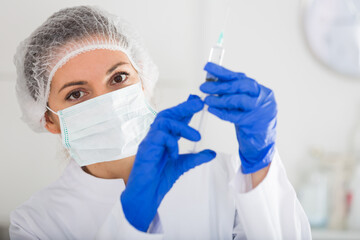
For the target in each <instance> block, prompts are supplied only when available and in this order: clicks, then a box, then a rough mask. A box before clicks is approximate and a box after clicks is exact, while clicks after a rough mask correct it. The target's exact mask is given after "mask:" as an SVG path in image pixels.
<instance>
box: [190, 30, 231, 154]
mask: <svg viewBox="0 0 360 240" xmlns="http://www.w3.org/2000/svg"><path fill="white" fill-rule="evenodd" d="M223 41H224V33H223V32H221V33H220V36H219V38H218V41H217V42H216V44H215V45H214V46H213V47H212V48H211V49H210V54H209V60H208V61H209V62H212V63H216V64H218V65H222V60H223V57H224V52H225V49H224V48H223V46H222V45H223ZM217 80H218V78H217V77H215V76H213V75H212V74H210V73H206V81H207V82H216V81H217ZM206 96H207V94H205V93H202V94H201V99H203V100H204V99H205V97H206ZM207 110H208V106H207V105H205V107H204V109H203V110H202V111H201V112H200V120H199V124H198V128H197V130H198V131H199V133H200V135H202V136H203V135H204V134H202V133H203V130H204V129H205V125H206V122H207V121H206V119H207V117H206V115H207V114H209V112H208V111H207ZM198 143H199V142H195V143H194V148H193V153H196V152H198V151H199V149H197V147H198V145H199V144H198Z"/></svg>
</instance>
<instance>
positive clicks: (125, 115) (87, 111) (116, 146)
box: [49, 83, 156, 166]
mask: <svg viewBox="0 0 360 240" xmlns="http://www.w3.org/2000/svg"><path fill="white" fill-rule="evenodd" d="M49 110H50V111H52V112H54V111H53V110H51V109H49ZM54 113H55V112H54ZM55 114H57V115H58V116H59V119H60V125H61V136H62V143H63V145H64V146H65V148H66V149H68V151H69V152H70V155H71V157H72V158H74V159H75V161H76V162H77V163H78V164H79V165H80V166H86V165H90V164H94V163H99V162H106V161H113V160H118V159H122V158H126V157H129V156H133V155H135V154H136V152H137V148H138V146H139V144H140V142H141V141H142V140H143V138H144V137H145V135H146V134H147V132H148V130H149V128H150V124H151V123H152V122H153V121H154V119H155V115H156V112H155V111H154V110H153V109H152V108H151V106H150V105H149V104H148V103H147V101H146V99H145V96H144V93H143V90H142V87H141V83H136V84H134V85H131V86H128V87H126V88H122V89H119V90H116V91H113V92H110V93H107V94H104V95H101V96H99V97H96V98H93V99H90V100H88V101H85V102H82V103H79V104H76V105H74V106H71V107H69V108H66V109H64V110H60V111H58V112H57V113H55Z"/></svg>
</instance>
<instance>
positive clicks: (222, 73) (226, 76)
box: [204, 62, 246, 81]
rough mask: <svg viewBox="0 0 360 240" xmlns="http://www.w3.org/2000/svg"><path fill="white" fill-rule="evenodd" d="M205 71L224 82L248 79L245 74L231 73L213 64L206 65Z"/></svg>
mask: <svg viewBox="0 0 360 240" xmlns="http://www.w3.org/2000/svg"><path fill="white" fill-rule="evenodd" d="M204 70H205V71H207V72H208V73H210V74H211V75H213V76H215V77H217V78H218V79H219V80H223V81H231V80H236V79H242V78H246V75H245V74H244V73H237V72H233V71H230V70H229V69H226V68H224V67H222V66H219V65H217V64H215V63H212V62H208V63H206V65H205V67H204Z"/></svg>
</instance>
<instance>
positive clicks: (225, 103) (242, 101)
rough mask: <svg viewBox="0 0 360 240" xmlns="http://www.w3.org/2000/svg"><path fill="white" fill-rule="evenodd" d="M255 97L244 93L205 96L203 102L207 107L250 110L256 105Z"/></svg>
mask: <svg viewBox="0 0 360 240" xmlns="http://www.w3.org/2000/svg"><path fill="white" fill-rule="evenodd" d="M257 103H258V101H257V98H255V97H250V96H249V95H246V94H236V95H235V94H234V95H222V96H207V97H206V98H205V104H207V105H208V106H209V107H216V108H224V109H228V110H231V109H238V110H242V111H251V110H252V109H254V108H255V107H256V106H257Z"/></svg>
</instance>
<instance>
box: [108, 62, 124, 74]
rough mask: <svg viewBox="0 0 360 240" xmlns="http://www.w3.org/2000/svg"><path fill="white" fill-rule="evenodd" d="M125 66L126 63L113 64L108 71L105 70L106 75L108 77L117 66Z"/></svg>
mask: <svg viewBox="0 0 360 240" xmlns="http://www.w3.org/2000/svg"><path fill="white" fill-rule="evenodd" d="M125 64H129V63H127V62H119V63H117V64H115V65H114V66H112V67H111V68H110V69H109V70H107V72H106V75H109V74H110V73H112V72H113V71H114V70H115V69H116V68H117V67H118V66H120V65H125Z"/></svg>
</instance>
